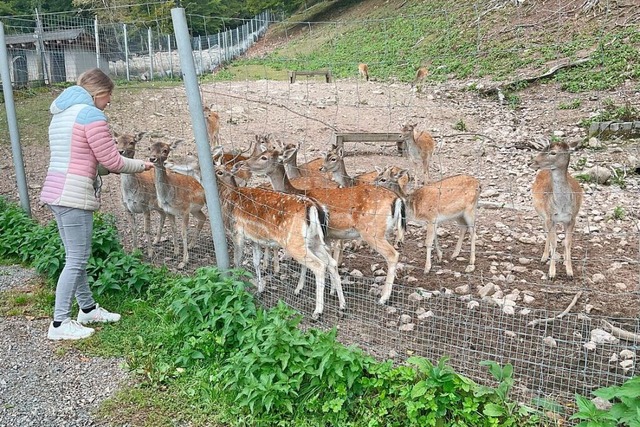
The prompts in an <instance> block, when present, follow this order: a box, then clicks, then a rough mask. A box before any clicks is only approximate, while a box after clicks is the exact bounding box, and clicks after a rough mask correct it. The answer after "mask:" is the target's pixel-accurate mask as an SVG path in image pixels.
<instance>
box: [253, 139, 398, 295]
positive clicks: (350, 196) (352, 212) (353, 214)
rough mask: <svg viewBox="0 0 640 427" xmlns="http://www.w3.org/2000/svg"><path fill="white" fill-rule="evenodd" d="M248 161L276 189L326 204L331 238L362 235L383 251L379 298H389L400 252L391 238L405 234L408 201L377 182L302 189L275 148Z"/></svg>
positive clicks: (254, 171) (347, 238)
mask: <svg viewBox="0 0 640 427" xmlns="http://www.w3.org/2000/svg"><path fill="white" fill-rule="evenodd" d="M246 164H247V165H248V166H249V167H250V168H251V170H252V172H253V173H254V174H258V175H265V176H267V177H268V178H269V180H270V181H271V185H272V186H273V188H274V189H275V190H277V191H282V192H285V193H291V194H302V195H307V196H309V197H311V198H312V199H314V200H316V201H318V202H319V203H320V204H321V205H322V206H325V207H326V208H327V210H328V212H329V231H328V233H327V239H328V240H336V239H339V240H353V239H359V238H361V239H362V240H364V241H365V242H366V243H367V244H368V245H369V246H370V247H371V248H372V249H373V250H375V251H376V252H378V253H379V254H380V255H382V256H383V257H384V258H385V260H386V262H387V276H386V278H385V284H384V288H383V290H382V295H381V297H380V300H379V302H380V304H384V303H386V302H387V301H388V300H389V297H390V296H391V290H392V288H393V282H394V280H395V274H396V268H397V265H398V259H399V254H398V251H397V250H396V249H395V248H394V247H393V245H392V244H391V243H390V242H389V241H388V240H387V239H388V236H389V235H390V234H391V233H392V232H393V231H396V233H397V234H398V235H399V236H402V235H403V233H404V230H405V228H406V217H405V203H404V200H403V199H402V198H401V197H399V196H398V195H396V194H395V193H394V192H392V191H390V190H387V189H385V188H380V187H375V186H373V185H359V186H356V187H348V188H310V189H306V190H304V189H300V188H298V187H296V186H294V185H293V184H292V181H290V180H289V178H288V177H287V174H286V173H285V168H284V164H283V158H282V155H281V154H280V152H278V150H275V149H273V148H272V149H267V150H266V151H263V152H262V153H259V154H256V155H255V156H251V157H250V158H249V160H247V162H246ZM334 258H339V256H336V255H334Z"/></svg>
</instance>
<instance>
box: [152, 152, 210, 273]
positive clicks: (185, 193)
mask: <svg viewBox="0 0 640 427" xmlns="http://www.w3.org/2000/svg"><path fill="white" fill-rule="evenodd" d="M181 142H182V141H176V142H174V143H173V144H168V143H166V142H162V141H158V142H155V143H153V144H152V145H151V148H150V153H149V161H150V162H151V163H153V165H154V170H155V178H156V179H155V184H156V196H157V198H158V205H159V206H160V208H162V210H164V211H165V212H166V214H167V216H168V217H169V222H170V224H171V229H172V231H173V248H174V249H173V252H174V255H179V254H180V248H179V246H178V244H177V238H176V216H177V217H180V218H181V219H182V248H183V249H182V261H181V262H180V263H179V264H178V268H179V269H183V268H184V267H185V266H186V265H187V263H188V262H189V249H192V248H193V247H194V246H195V244H196V242H197V240H198V235H199V234H200V231H201V230H202V227H203V225H204V222H205V220H206V216H205V214H204V212H202V208H204V206H205V202H206V199H205V194H204V188H203V187H202V185H201V184H200V183H199V182H198V180H197V179H195V178H194V177H192V176H189V175H183V174H181V173H177V172H173V171H168V170H167V169H166V167H165V161H166V160H167V158H168V157H169V153H171V150H172V149H175V148H176V147H177V146H178V145H179V144H180V143H181ZM190 215H193V216H194V217H195V218H196V221H197V223H196V232H195V235H194V236H193V237H192V239H191V242H189V240H188V235H187V228H188V227H189V216H190Z"/></svg>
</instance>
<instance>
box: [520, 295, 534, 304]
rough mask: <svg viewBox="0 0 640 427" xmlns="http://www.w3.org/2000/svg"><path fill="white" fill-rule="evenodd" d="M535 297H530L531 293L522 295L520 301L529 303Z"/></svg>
mask: <svg viewBox="0 0 640 427" xmlns="http://www.w3.org/2000/svg"><path fill="white" fill-rule="evenodd" d="M535 300H536V299H535V298H534V297H532V296H531V295H526V294H525V296H524V297H522V301H523V302H524V303H525V304H531V303H532V302H534V301H535Z"/></svg>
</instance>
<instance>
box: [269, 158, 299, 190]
mask: <svg viewBox="0 0 640 427" xmlns="http://www.w3.org/2000/svg"><path fill="white" fill-rule="evenodd" d="M267 176H268V177H269V181H271V186H272V187H273V189H274V190H276V191H281V192H283V193H290V194H301V193H304V191H301V190H300V189H298V188H296V187H294V186H293V184H291V181H290V180H289V177H288V176H287V173H286V171H285V168H284V165H283V164H282V163H278V165H277V166H276V167H275V168H274V169H273V171H271V172H270V173H269V174H268V175H267Z"/></svg>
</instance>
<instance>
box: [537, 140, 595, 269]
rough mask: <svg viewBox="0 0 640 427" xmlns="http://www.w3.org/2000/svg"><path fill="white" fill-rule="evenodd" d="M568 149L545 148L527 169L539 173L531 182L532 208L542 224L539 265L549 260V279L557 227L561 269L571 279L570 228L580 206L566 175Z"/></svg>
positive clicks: (578, 193) (579, 197) (574, 186)
mask: <svg viewBox="0 0 640 427" xmlns="http://www.w3.org/2000/svg"><path fill="white" fill-rule="evenodd" d="M571 149H572V147H571V146H569V145H568V144H567V143H565V142H553V143H551V144H549V145H547V146H546V147H545V148H544V149H543V150H542V152H540V153H539V154H538V155H537V156H536V157H535V158H534V159H533V162H532V164H531V166H532V167H533V168H534V169H536V170H539V171H540V172H538V174H537V175H536V178H535V180H534V181H533V187H532V193H533V207H534V208H535V210H536V212H538V215H540V217H541V218H542V221H543V223H544V231H545V233H546V235H547V236H546V237H547V238H546V241H545V244H544V252H543V253H542V259H541V262H543V263H544V262H546V261H547V260H550V263H549V273H548V277H549V279H554V278H555V277H556V249H557V244H558V242H557V236H556V233H557V227H558V225H562V226H563V227H564V230H565V238H564V266H565V269H566V272H567V276H569V278H573V267H572V265H571V244H572V240H573V228H574V226H575V224H576V218H577V216H578V212H579V211H580V206H581V205H582V197H583V193H584V192H583V190H582V187H580V183H578V181H577V180H576V179H575V178H574V177H572V176H570V175H569V173H568V168H569V159H570V151H571Z"/></svg>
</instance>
